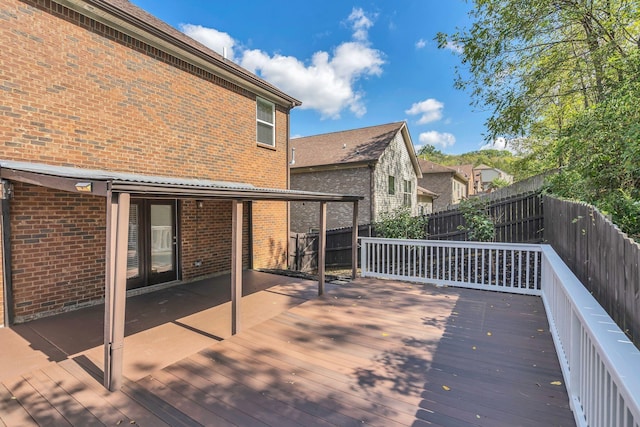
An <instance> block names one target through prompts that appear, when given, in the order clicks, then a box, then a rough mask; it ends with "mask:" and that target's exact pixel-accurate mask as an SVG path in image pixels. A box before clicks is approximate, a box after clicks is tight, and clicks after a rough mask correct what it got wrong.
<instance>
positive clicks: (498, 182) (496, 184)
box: [491, 178, 509, 188]
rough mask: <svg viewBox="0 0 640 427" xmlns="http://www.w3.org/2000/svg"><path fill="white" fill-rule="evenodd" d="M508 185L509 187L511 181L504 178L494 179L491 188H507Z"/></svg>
mask: <svg viewBox="0 0 640 427" xmlns="http://www.w3.org/2000/svg"><path fill="white" fill-rule="evenodd" d="M507 185H509V181H507V180H506V179H504V178H494V179H493V180H492V181H491V188H502V187H506V186H507Z"/></svg>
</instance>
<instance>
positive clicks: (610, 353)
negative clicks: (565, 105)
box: [360, 238, 640, 427]
mask: <svg viewBox="0 0 640 427" xmlns="http://www.w3.org/2000/svg"><path fill="white" fill-rule="evenodd" d="M360 242H361V253H360V260H361V275H362V277H377V278H390V279H396V280H406V281H411V282H422V283H433V284H436V285H448V286H457V287H466V288H475V289H486V290H492V291H500V292H508V293H519V294H532V295H539V296H541V297H542V301H543V304H544V307H545V311H546V313H547V318H548V320H549V328H550V331H551V335H552V336H553V341H554V344H555V347H556V352H557V354H558V359H559V361H560V365H561V367H562V373H563V376H564V379H565V385H566V387H567V392H568V394H569V400H570V403H571V408H572V410H573V413H574V417H575V420H576V423H577V425H578V426H581V427H582V426H585V427H586V426H590V427H617V426H620V427H640V351H639V350H638V349H637V348H636V347H635V346H634V345H633V343H632V342H631V341H630V340H629V339H628V338H627V336H626V335H625V334H624V332H622V330H621V329H620V328H619V327H618V326H617V325H616V324H615V322H614V321H613V320H612V319H611V317H610V316H609V315H608V314H607V313H606V312H605V310H604V309H603V308H602V307H601V306H600V305H599V304H598V302H597V301H596V300H595V299H594V298H593V296H592V295H591V294H590V293H589V292H588V291H587V289H586V288H585V287H584V286H583V285H582V283H581V282H580V281H579V280H578V278H577V277H576V276H575V275H574V274H573V273H572V272H571V270H570V269H569V268H568V267H567V266H566V264H565V263H564V262H563V261H562V259H561V258H560V257H559V256H558V255H557V254H556V252H555V251H554V250H553V248H551V246H549V245H538V244H533V245H530V244H506V243H479V242H450V241H429V240H403V239H382V238H361V239H360Z"/></svg>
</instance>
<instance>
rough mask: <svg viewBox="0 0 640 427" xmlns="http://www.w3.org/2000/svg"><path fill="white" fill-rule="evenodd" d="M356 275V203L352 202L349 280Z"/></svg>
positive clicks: (353, 278)
mask: <svg viewBox="0 0 640 427" xmlns="http://www.w3.org/2000/svg"><path fill="white" fill-rule="evenodd" d="M356 274H358V201H357V200H356V201H355V202H353V228H352V232H351V280H355V279H356Z"/></svg>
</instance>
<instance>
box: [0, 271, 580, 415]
mask: <svg viewBox="0 0 640 427" xmlns="http://www.w3.org/2000/svg"><path fill="white" fill-rule="evenodd" d="M256 277H258V276H256ZM259 277H261V278H263V279H268V280H267V282H266V283H267V284H272V285H274V288H272V289H271V290H269V289H265V287H264V286H262V287H261V286H258V285H254V286H252V287H250V289H249V292H248V293H247V295H246V296H245V297H244V298H246V301H247V305H246V307H250V308H251V309H252V312H251V313H245V314H246V315H248V317H247V318H249V319H251V323H250V324H251V325H253V326H252V327H247V328H245V329H243V330H241V332H240V333H239V334H237V335H235V336H228V335H225V336H224V337H221V336H219V334H217V332H215V331H216V330H219V328H220V325H217V324H216V322H217V323H220V322H227V321H228V319H226V320H225V319H224V316H225V314H224V313H225V311H224V310H222V311H220V310H218V311H209V312H204V311H203V312H195V311H190V310H187V309H185V308H184V307H180V308H179V312H180V315H184V314H187V316H186V317H179V316H176V315H172V314H171V313H166V312H164V313H163V314H162V315H163V316H164V318H165V319H167V321H168V322H170V323H171V327H163V325H162V324H160V323H159V320H158V319H154V324H153V325H150V326H149V328H162V329H161V330H160V329H158V330H156V331H154V332H153V333H152V334H148V333H147V334H145V331H146V329H145V328H144V326H143V325H141V324H136V325H135V328H136V334H142V335H138V336H137V342H136V344H135V345H136V348H142V347H140V346H141V345H144V342H145V338H144V337H145V336H147V337H151V336H154V337H155V336H162V338H163V339H162V342H161V343H158V344H157V345H162V346H166V345H167V343H171V342H172V340H173V337H174V334H176V337H177V336H178V335H177V334H180V335H179V336H180V337H181V338H180V340H183V341H176V342H185V341H184V340H185V339H187V338H185V337H186V335H185V334H184V333H183V331H180V330H179V328H176V327H175V326H176V325H177V326H181V327H187V328H189V331H191V333H199V334H200V336H199V337H198V338H197V339H198V342H204V341H202V337H207V336H208V335H209V336H208V338H207V339H209V340H210V341H209V342H208V344H207V346H206V347H205V348H200V349H198V347H201V344H197V345H194V346H193V348H194V349H195V350H194V352H192V353H190V354H188V355H187V356H186V357H185V356H181V357H180V358H177V355H180V354H181V353H180V352H179V351H176V352H173V351H172V350H171V349H168V350H169V351H170V352H171V354H173V353H175V356H171V357H174V360H173V361H172V362H170V363H167V362H166V361H165V360H168V359H163V360H162V361H161V362H156V361H154V360H148V361H147V362H148V363H147V364H146V365H147V366H146V367H144V366H143V367H142V368H137V370H133V369H132V370H131V371H130V372H133V373H135V375H134V377H132V378H129V379H125V385H124V387H123V388H122V390H120V391H116V392H113V393H110V392H107V391H106V390H105V389H104V388H103V387H102V385H101V377H102V372H101V368H100V367H99V366H98V364H97V362H96V358H95V357H92V356H91V354H90V353H89V352H85V353H82V354H86V355H81V356H78V357H73V358H68V359H67V360H62V361H57V362H56V361H55V360H53V361H52V359H49V360H47V361H46V363H43V364H42V366H41V367H39V368H37V369H34V370H32V371H30V372H22V373H20V375H18V376H16V377H14V378H0V426H2V425H3V424H4V425H7V426H14V425H49V424H53V425H101V424H104V425H114V424H115V425H141V426H146V425H151V426H156V425H159V426H161V425H177V426H194V425H216V426H226V425H229V426H231V425H237V426H255V427H265V426H274V427H276V426H277V427H300V426H316V425H317V426H332V425H333V426H362V425H372V426H414V427H419V426H434V425H439V426H456V427H458V426H492V427H493V426H496V427H507V426H525V427H528V426H532V427H533V426H539V425H554V426H575V422H574V419H573V414H572V413H571V411H570V409H569V402H568V397H567V394H566V389H565V387H564V385H563V384H562V383H560V385H555V382H556V381H562V375H561V371H560V367H559V364H558V360H557V355H556V353H555V349H554V347H553V341H552V339H551V335H550V333H549V325H548V323H547V320H546V317H545V315H544V309H543V306H542V302H541V301H540V299H539V298H537V297H532V296H523V295H506V294H500V293H495V292H488V291H479V290H470V289H454V288H446V287H445V288H436V287H434V286H431V285H422V284H407V283H400V282H395V281H390V280H387V281H385V280H370V279H358V280H356V281H354V282H352V283H349V284H344V285H340V286H331V287H329V288H328V292H327V293H326V294H325V296H323V297H320V298H313V295H314V293H315V291H316V289H315V284H313V283H312V282H301V283H295V284H294V286H293V287H292V288H287V286H286V284H283V283H282V281H281V280H280V279H278V278H272V277H271V276H259ZM194 289H195V290H194V291H193V292H192V294H193V295H200V297H197V298H196V297H193V296H190V297H189V301H191V300H197V299H198V298H205V297H206V298H214V299H215V298H217V300H219V301H221V302H222V303H223V301H224V298H223V297H220V296H217V294H216V292H223V293H226V292H227V290H226V289H224V290H222V289H217V288H212V287H204V286H203V287H199V288H194ZM178 292H184V290H178ZM170 295H171V294H170V292H168V291H165V292H164V293H163V294H162V295H155V296H153V297H150V301H151V302H152V304H155V305H158V304H159V303H160V302H163V301H164V300H165V299H168V301H169V302H167V303H166V304H165V303H163V307H165V308H166V307H177V306H178V305H179V304H172V303H171V302H170V301H171V296H170ZM283 295H287V298H293V299H295V300H297V301H293V300H291V299H282V297H283ZM181 298H182V301H186V299H185V297H184V294H182V296H181ZM244 298H243V300H244ZM309 298H311V299H309ZM307 299H308V300H307ZM305 301H306V302H305ZM143 302H144V301H143V300H142V299H139V300H137V301H136V304H137V307H138V308H139V310H143V309H144V310H146V309H145V308H144V307H143ZM261 304H268V305H269V308H268V307H263V306H261ZM274 307H275V309H274ZM225 310H226V309H225ZM278 310H279V311H280V314H277V311H278ZM148 312H149V313H152V312H153V310H149V311H148ZM207 313H211V314H207ZM207 316H209V317H207ZM80 318H83V317H82V316H81V317H80ZM84 318H87V316H84ZM72 322H73V319H72V316H69V315H67V316H66V318H65V321H64V323H63V325H64V327H68V326H69V324H72ZM225 327H226V326H224V325H223V329H224V328H225ZM47 328H48V330H51V331H53V330H55V325H53V324H50V325H47ZM216 328H218V329H216ZM45 330H46V328H44V327H40V329H39V331H40V333H44V332H45ZM207 334H208V335H207ZM0 338H1V337H0ZM221 338H224V339H223V340H222V341H220V339H221ZM148 340H149V341H148V343H147V345H149V346H153V345H154V342H155V340H152V339H151V338H148ZM50 341H51V342H56V341H55V339H51V340H50ZM61 342H62V341H61ZM126 343H127V342H126V341H125V347H126ZM0 344H1V343H0ZM72 344H73V348H79V349H81V348H84V347H86V345H84V344H82V343H81V342H77V341H73V342H72V341H71V340H68V344H67V345H69V346H70V347H71V346H72ZM83 346H84V347H83ZM34 347H35V346H34ZM62 347H63V346H61V348H62ZM40 348H46V347H40ZM92 351H94V352H96V353H97V350H92ZM161 351H162V350H161V348H158V349H154V350H151V351H149V353H148V354H149V355H150V356H149V357H150V358H151V359H152V358H153V357H155V356H154V355H156V354H159V353H161ZM162 357H166V355H163V356H162ZM56 358H58V356H57V355H56ZM136 360H140V359H136ZM158 366H159V367H158ZM143 373H144V375H143V376H142V374H143ZM12 396H13V398H12ZM34 420H35V421H34Z"/></svg>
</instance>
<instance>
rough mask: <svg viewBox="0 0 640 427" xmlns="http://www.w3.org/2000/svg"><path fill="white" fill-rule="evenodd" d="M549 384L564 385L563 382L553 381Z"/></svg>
mask: <svg viewBox="0 0 640 427" xmlns="http://www.w3.org/2000/svg"><path fill="white" fill-rule="evenodd" d="M549 384H551V385H562V381H551V382H550V383H549Z"/></svg>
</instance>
